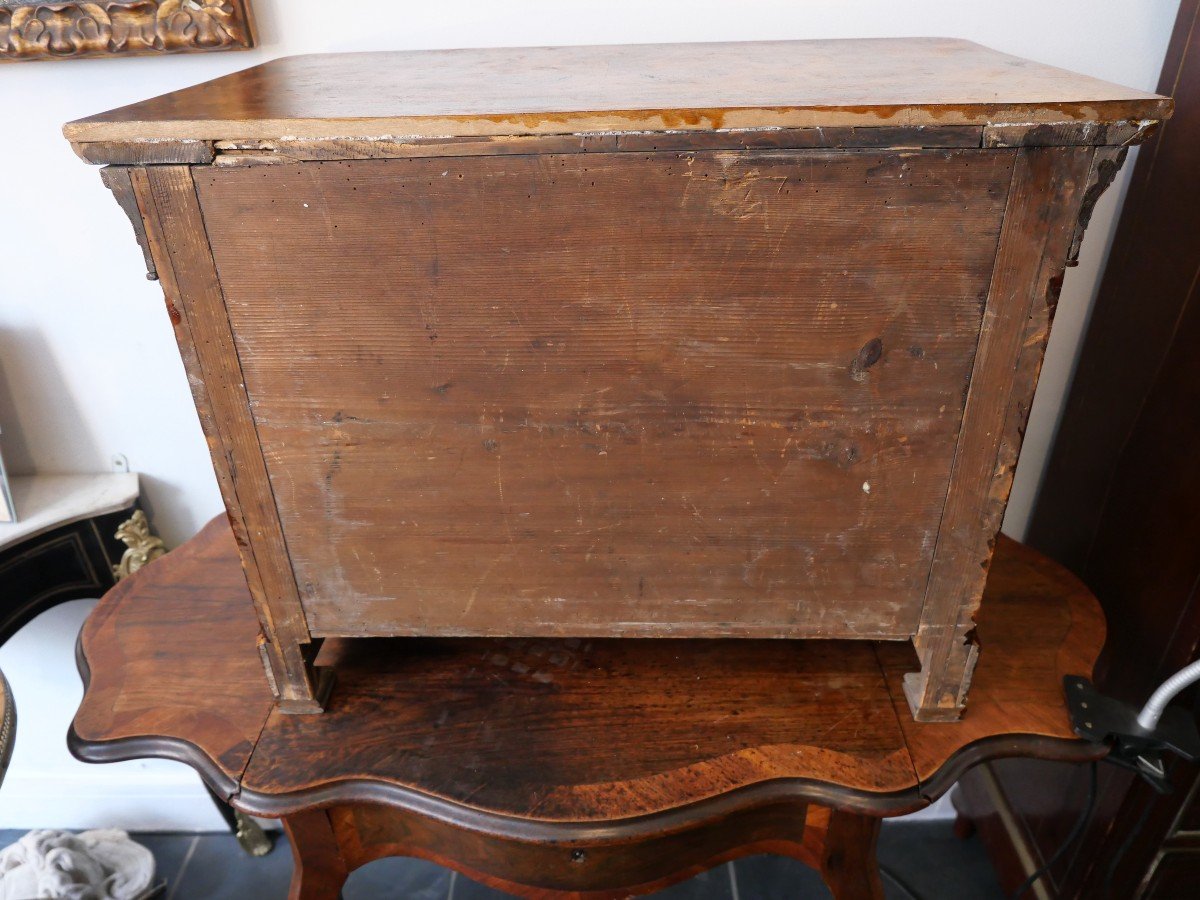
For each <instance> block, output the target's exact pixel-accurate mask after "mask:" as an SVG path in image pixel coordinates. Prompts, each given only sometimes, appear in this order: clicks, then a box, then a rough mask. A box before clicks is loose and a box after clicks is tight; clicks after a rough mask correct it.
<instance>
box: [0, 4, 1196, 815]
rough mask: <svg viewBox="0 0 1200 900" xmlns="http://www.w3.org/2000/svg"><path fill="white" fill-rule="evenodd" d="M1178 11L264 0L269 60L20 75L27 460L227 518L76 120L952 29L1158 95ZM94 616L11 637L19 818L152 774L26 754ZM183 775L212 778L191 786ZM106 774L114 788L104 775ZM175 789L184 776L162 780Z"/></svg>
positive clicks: (1046, 427) (20, 407)
mask: <svg viewBox="0 0 1200 900" xmlns="http://www.w3.org/2000/svg"><path fill="white" fill-rule="evenodd" d="M1177 5H1178V3H1177V0H1139V2H1132V3H1131V2H1127V0H1055V2H1046V0H1007V2H1005V3H997V2H994V0H988V2H984V0H959V2H946V0H912V2H904V3H896V2H894V0H811V2H804V3H801V2H796V0H758V2H755V0H739V2H728V0H727V2H711V0H688V2H681V0H637V2H633V0H607V2H602V0H573V2H569V3H563V2H562V0H509V2H504V0H441V2H438V3H433V4H430V3H424V2H421V3H418V2H411V0H409V2H404V0H355V2H350V3H340V4H330V3H329V2H328V0H286V2H285V0H254V6H255V9H256V10H257V14H258V19H259V24H260V31H261V38H262V46H261V47H260V48H259V49H257V50H254V51H251V52H249V53H219V54H212V55H200V56H190V57H189V56H183V57H170V58H157V59H129V60H96V61H90V60H89V61H74V62H52V63H23V64H15V65H9V66H4V67H2V68H0V110H3V112H2V113H0V177H2V183H3V190H2V191H0V248H3V254H4V260H3V272H4V275H3V277H2V278H0V422H2V423H3V427H4V438H3V439H4V450H5V454H6V457H7V459H8V461H9V464H10V467H11V468H12V469H13V470H14V471H17V472H27V471H32V470H37V471H43V472H66V471H96V470H105V469H107V468H108V461H109V458H110V457H111V455H112V454H114V453H123V454H125V456H127V457H128V459H129V462H130V464H131V466H132V467H133V469H134V470H136V471H139V472H141V473H143V484H144V486H145V491H146V496H147V498H148V500H149V503H150V506H151V512H152V515H153V519H154V521H155V523H156V524H157V527H158V529H159V530H160V532H161V533H162V534H163V535H164V537H166V538H167V540H168V541H169V542H170V543H172V544H177V543H178V542H180V541H182V540H184V539H186V538H187V537H188V536H190V535H191V534H192V533H194V532H195V531H196V530H197V529H198V528H199V527H200V525H202V524H203V523H204V522H205V521H207V520H208V519H209V518H210V517H211V516H213V515H214V514H216V513H217V512H218V511H219V508H220V500H219V497H218V494H217V490H216V487H215V484H214V480H213V477H212V474H211V469H210V467H209V463H208V458H207V453H206V449H205V446H204V441H203V439H202V437H201V434H200V429H199V427H198V424H197V422H196V417H195V413H194V411H193V408H192V404H191V398H190V395H189V393H188V390H187V384H186V381H185V379H184V374H183V369H182V366H181V365H180V362H179V357H178V355H177V353H176V350H175V347H174V340H173V337H172V334H171V329H170V326H169V323H168V321H167V317H166V315H165V313H164V312H163V306H162V298H161V293H160V290H159V287H158V286H157V285H155V284H152V283H148V282H147V281H146V280H145V278H144V272H143V268H142V263H141V256H140V254H139V252H138V250H137V248H136V246H135V244H134V241H133V236H132V233H131V231H130V228H129V224H128V223H127V222H126V220H125V219H124V216H123V214H122V213H121V212H120V211H119V209H118V208H117V205H116V204H115V203H114V202H113V201H112V199H111V197H110V196H109V195H108V192H107V191H105V190H104V189H103V188H102V187H101V185H100V180H99V177H98V176H97V174H96V171H95V170H94V169H92V168H90V167H88V166H86V165H84V164H83V163H82V162H80V161H79V160H78V159H77V158H76V157H75V156H74V155H73V154H72V152H71V150H70V148H69V147H68V145H67V143H66V141H65V140H63V139H62V137H61V134H60V128H61V126H62V123H63V122H65V121H67V120H69V119H74V118H78V117H80V116H84V115H89V114H91V113H95V112H98V111H101V110H104V109H108V108H110V107H114V106H119V105H122V104H125V103H129V102H132V101H135V100H138V99H142V98H144V97H147V96H151V95H153V94H157V93H162V92H165V91H168V90H172V89H175V88H178V87H182V86H184V85H187V84H191V83H194V82H197V81H201V80H206V79H209V78H213V77H216V76H218V75H221V74H224V73H226V72H230V71H233V70H236V69H240V68H244V67H246V66H249V65H252V64H254V63H256V62H260V61H262V60H265V59H269V58H272V57H275V56H281V55H285V54H289V53H302V52H312V51H322V50H365V49H371V50H376V49H414V48H431V47H465V46H506V45H508V46H512V45H529V44H581V43H622V42H650V41H704V40H761V39H780V38H813V37H875V36H897V35H949V36H955V37H964V38H970V39H972V40H976V41H979V42H980V43H984V44H988V45H990V46H992V47H995V48H997V49H1000V50H1004V51H1007V52H1009V53H1015V54H1018V55H1020V56H1026V57H1029V58H1032V59H1035V60H1039V61H1041V62H1047V63H1052V64H1055V65H1059V66H1063V67H1065V68H1070V69H1075V70H1077V71H1080V72H1084V73H1087V74H1089V75H1095V76H1098V77H1101V78H1105V79H1108V80H1110V81H1116V82H1121V83H1124V84H1128V85H1132V86H1134V87H1139V88H1146V89H1152V88H1153V87H1154V86H1155V84H1156V82H1157V78H1158V72H1159V68H1160V66H1161V64H1162V58H1163V54H1164V52H1165V49H1166V44H1167V40H1168V37H1169V35H1170V30H1171V26H1172V24H1173V21H1174V17H1175V11H1176V8H1177ZM1130 168H1131V167H1130V166H1126V170H1125V173H1124V174H1123V176H1122V179H1121V180H1120V181H1119V182H1118V185H1117V187H1116V189H1114V190H1110V191H1109V193H1108V194H1107V195H1106V197H1105V198H1104V199H1103V200H1102V201H1101V203H1100V205H1099V206H1098V207H1097V210H1096V214H1095V216H1094V218H1093V220H1092V226H1091V230H1090V232H1089V236H1088V240H1087V241H1086V242H1085V243H1084V249H1083V254H1082V258H1081V265H1080V266H1079V268H1078V269H1075V270H1072V271H1071V272H1070V273H1069V275H1068V277H1067V280H1066V283H1065V286H1064V289H1063V296H1062V302H1061V305H1060V307H1059V313H1058V322H1057V324H1056V326H1055V330H1054V334H1053V337H1052V339H1051V342H1050V349H1049V353H1048V355H1047V358H1046V365H1045V368H1044V370H1043V375H1042V384H1041V387H1040V389H1039V393H1038V398H1037V402H1036V403H1035V404H1034V408H1033V415H1032V420H1031V423H1030V427H1029V432H1028V436H1027V438H1026V447H1025V452H1024V454H1023V456H1022V460H1021V465H1020V467H1019V469H1018V474H1017V481H1016V485H1015V487H1014V491H1013V499H1012V503H1011V505H1010V508H1009V514H1008V517H1007V519H1006V520H1005V527H1006V530H1007V531H1008V532H1009V533H1011V534H1015V535H1018V536H1019V535H1021V534H1022V533H1023V531H1024V527H1025V522H1026V519H1027V516H1028V513H1029V509H1030V504H1031V502H1032V499H1033V496H1034V494H1035V492H1036V489H1037V484H1038V481H1039V479H1040V476H1041V472H1042V467H1043V461H1044V457H1045V453H1046V450H1047V448H1048V445H1049V443H1050V441H1051V439H1052V437H1053V432H1054V427H1055V423H1056V422H1057V418H1058V415H1059V410H1060V408H1061V404H1062V399H1063V395H1064V392H1065V388H1066V386H1067V382H1068V380H1069V377H1070V373H1071V371H1072V368H1073V366H1074V361H1075V357H1076V350H1077V345H1078V340H1079V337H1080V332H1081V329H1082V328H1083V325H1084V323H1085V321H1086V318H1087V312H1088V309H1089V306H1090V303H1091V300H1092V296H1093V293H1094V290H1095V283H1096V277H1097V273H1098V271H1099V270H1100V268H1101V264H1102V261H1103V258H1104V256H1105V253H1106V251H1107V247H1108V243H1109V240H1110V238H1111V233H1112V228H1113V221H1114V215H1115V213H1116V210H1117V207H1118V203H1119V199H1120V197H1121V196H1122V195H1123V192H1124V186H1125V184H1126V178H1127V177H1128V173H1129V169H1130ZM2 589H3V586H0V590H2ZM77 621H78V617H77V616H76V617H74V618H73V617H71V616H63V617H60V618H58V619H55V624H53V625H52V626H46V627H43V628H42V629H41V630H40V631H38V633H37V636H36V641H35V643H34V645H33V646H34V647H36V648H38V649H35V650H32V651H29V652H28V653H26V655H24V656H21V655H19V654H14V653H13V652H10V649H11V648H6V649H5V650H4V651H2V652H0V665H3V666H4V668H5V669H6V671H8V672H9V675H10V677H11V678H12V681H13V684H14V690H15V691H16V692H17V697H18V702H19V703H20V704H21V708H22V714H23V715H24V716H25V718H24V720H23V721H22V726H21V732H20V733H19V735H18V745H17V746H18V749H17V756H16V758H15V760H14V764H13V768H12V770H11V771H10V774H9V784H7V785H6V786H5V794H4V795H0V826H9V825H12V826H13V827H19V826H25V825H33V824H44V823H42V822H35V821H33V820H32V819H29V820H27V821H18V820H15V819H14V818H13V817H12V815H10V814H9V812H10V809H11V806H10V803H9V802H7V800H6V799H5V797H6V795H8V794H10V793H12V792H17V791H18V789H19V788H18V785H19V784H20V783H22V779H26V775H27V773H28V778H29V779H33V780H32V781H29V784H35V783H44V782H45V780H46V779H53V778H59V777H61V778H63V779H67V778H69V779H70V780H69V782H68V781H66V780H64V781H63V782H62V783H63V784H64V785H65V784H67V783H70V784H72V785H83V784H87V785H90V786H91V790H92V791H93V792H94V793H98V796H101V795H103V793H104V790H106V789H108V790H110V791H111V796H112V797H113V800H114V803H115V802H116V801H117V800H118V798H119V797H120V796H121V795H123V794H124V793H125V792H126V791H129V790H132V791H134V792H136V791H137V790H138V788H136V786H134V787H131V785H136V782H135V780H134V776H135V775H137V774H138V772H137V771H134V772H130V771H124V772H122V771H121V770H119V769H117V768H115V767H114V768H110V769H103V768H100V767H89V768H86V769H71V768H70V767H69V766H68V762H67V761H66V760H60V759H57V758H55V759H52V760H51V759H50V758H49V757H47V756H46V755H45V754H40V755H30V754H29V753H26V752H24V750H23V747H24V746H25V743H26V742H27V741H28V742H31V743H30V746H33V745H36V743H37V742H36V740H33V739H31V737H30V732H31V731H33V730H34V728H35V727H38V726H37V725H36V722H35V721H33V720H32V718H31V717H32V715H33V712H34V711H36V713H37V715H38V716H43V715H45V716H50V717H51V719H52V720H53V724H47V725H46V726H45V727H46V728H47V729H50V731H48V732H47V733H48V734H50V733H52V734H53V735H54V736H53V740H55V741H58V740H61V734H62V733H63V732H64V731H65V728H66V723H67V722H68V721H69V718H70V714H71V710H72V709H73V704H74V703H75V702H76V697H75V696H73V695H72V696H69V697H64V696H62V694H63V684H62V683H61V679H59V678H58V675H57V670H55V673H54V677H53V678H50V677H49V674H50V673H48V672H46V671H45V667H44V666H43V667H42V669H43V672H42V675H45V676H46V677H45V678H43V677H42V675H38V672H37V671H36V670H37V668H38V667H37V666H36V665H32V664H34V663H37V662H38V660H44V659H51V658H52V659H54V660H61V665H62V666H63V667H67V670H68V672H69V675H68V678H69V679H73V678H74V673H73V672H72V671H69V669H70V643H71V641H73V639H74V630H75V629H76V628H77ZM22 637H24V635H23V636H22ZM57 664H58V663H56V665H57ZM31 665H32V668H30V666H31ZM76 693H77V692H76ZM56 701H57V702H56ZM27 710H28V711H29V712H26V711H27ZM54 729H57V731H54ZM39 746H40V745H39ZM39 766H40V768H39ZM139 771H140V770H139ZM165 771H166V770H156V774H155V777H156V778H158V779H159V780H160V781H161V780H162V779H164V778H168V776H167V775H165V774H164V772H165ZM38 773H40V774H38ZM68 773H70V774H69V775H68ZM35 776H36V777H35ZM139 777H140V776H139ZM38 779H41V781H38ZM105 779H108V781H105ZM27 780H28V779H27ZM168 780H169V778H168ZM163 783H165V782H163ZM178 783H179V784H180V785H184V784H191V783H192V782H190V781H186V780H184V779H183V778H182V776H180V780H179V782H178ZM105 784H107V785H109V787H108V788H102V787H96V786H97V785H105ZM156 784H158V782H156ZM193 786H194V785H193ZM180 789H181V790H182V788H180ZM75 790H76V788H75V787H72V791H75ZM157 790H166V788H163V787H162V784H159V786H158V788H157ZM172 790H174V788H172ZM181 796H182V795H181ZM190 796H191V800H187V801H186V802H185V801H183V800H179V801H178V802H175V801H173V802H175V805H176V806H177V807H178V811H179V818H180V821H184V822H186V821H193V822H194V823H195V824H197V825H201V824H212V821H213V820H212V816H211V814H208V811H207V809H206V808H205V807H204V800H203V798H202V797H201V796H200V795H198V794H196V793H195V792H194V791H193V793H192V795H190ZM189 804H191V805H189ZM152 806H153V804H151V805H149V806H144V807H142V812H138V811H137V809H135V808H134V807H132V806H130V805H129V804H125V805H124V806H122V807H121V808H122V809H123V810H124V812H122V813H121V815H122V816H125V820H124V821H125V824H127V825H133V824H136V822H135V821H133V820H135V819H136V818H137V816H139V815H142V814H143V813H146V814H148V811H149V810H150V809H151V808H152ZM71 808H72V807H71V806H70V804H67V805H65V806H64V807H63V813H62V816H61V817H60V820H59V821H58V823H57V824H92V823H93V820H90V819H89V820H88V821H87V822H86V823H85V822H84V821H83V818H82V816H83V814H82V813H80V815H81V818H80V819H79V821H78V822H77V823H73V822H72V821H71V816H72V813H71ZM113 808H114V809H116V808H117V807H116V806H114V807H113ZM30 815H32V812H31V813H30ZM113 824H122V822H120V821H114V823H113Z"/></svg>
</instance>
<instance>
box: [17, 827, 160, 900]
mask: <svg viewBox="0 0 1200 900" xmlns="http://www.w3.org/2000/svg"><path fill="white" fill-rule="evenodd" d="M153 881H154V856H153V855H152V854H151V853H150V851H149V850H147V849H146V848H145V847H143V846H142V845H141V844H137V843H134V842H133V841H132V840H131V839H130V837H129V835H128V834H126V833H125V832H124V831H117V830H116V829H103V830H98V831H84V832H82V833H81V834H72V833H71V832H69V831H49V830H39V831H31V832H29V834H27V835H25V836H24V837H23V838H21V839H20V840H19V841H17V842H16V843H15V844H12V845H11V846H9V847H6V848H5V849H4V850H2V851H0V900H38V898H43V897H48V898H55V900H59V898H63V900H138V898H140V897H145V896H148V895H149V893H150V888H151V883H152V882H153Z"/></svg>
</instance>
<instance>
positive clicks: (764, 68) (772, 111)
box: [65, 38, 1170, 143]
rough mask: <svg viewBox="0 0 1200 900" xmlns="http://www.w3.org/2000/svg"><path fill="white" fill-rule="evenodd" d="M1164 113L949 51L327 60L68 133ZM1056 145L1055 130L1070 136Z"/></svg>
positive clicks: (315, 132) (825, 45) (772, 50)
mask: <svg viewBox="0 0 1200 900" xmlns="http://www.w3.org/2000/svg"><path fill="white" fill-rule="evenodd" d="M1169 113H1170V101H1169V100H1168V99H1166V98H1163V97H1158V96H1156V95H1154V94H1149V93H1146V92H1144V91H1138V90H1134V89H1132V88H1124V87H1119V86H1116V85H1112V84H1108V83H1106V82H1103V81H1099V80H1097V79H1094V78H1089V77H1086V76H1083V75H1077V74H1074V73H1071V72H1067V71H1064V70H1062V69H1056V68H1054V67H1051V66H1045V65H1041V64H1038V63H1034V62H1030V61H1028V60H1022V59H1019V58H1017V57H1013V56H1008V55H1007V54H1003V53H998V52H996V51H994V50H990V49H988V48H986V47H981V46H979V45H978V44H973V43H971V42H969V41H962V40H955V39H950V38H887V39H873V40H827V41H765V42H756V43H720V44H644V45H633V46H613V47H537V48H519V49H488V50H435V51H417V52H408V53H373V54H332V55H314V56H296V57H288V58H284V59H278V60H273V61H271V62H268V63H265V64H263V65H260V66H255V67H254V68H252V69H248V70H246V71H244V72H238V73H235V74H233V75H228V76H225V77H224V78H220V79H217V80H216V81H214V82H210V83H208V84H204V85H199V86H196V87H191V88H185V89H183V90H180V91H175V92H173V93H170V94H166V95H164V96H162V97H158V98H155V99H153V100H147V101H144V102H142V103H137V104H134V105H132V106H127V107H123V108H121V109H117V110H113V111H111V112H107V113H103V114H101V115H97V116H92V117H90V118H87V119H82V120H79V121H77V122H72V123H70V124H69V125H67V126H66V128H65V133H66V135H67V137H68V138H69V139H71V140H72V141H75V142H79V143H87V142H99V141H128V140H135V141H145V140H160V139H173V138H174V139H177V138H184V139H192V140H237V139H268V140H272V139H273V140H277V139H280V138H284V137H287V138H288V139H292V140H295V139H300V140H305V139H313V138H317V139H326V138H379V137H392V138H395V137H399V136H406V137H421V136H426V137H428V136H440V137H445V136H462V135H512V134H563V133H577V132H590V131H646V130H650V131H663V130H668V131H679V130H684V131H688V130H700V131H709V130H714V129H739V128H764V127H813V126H821V127H826V126H842V125H885V126H907V125H988V124H991V123H998V124H1008V123H1027V124H1034V125H1036V124H1039V123H1062V122H1072V121H1085V122H1094V123H1097V124H1100V123H1111V122H1122V121H1127V120H1140V119H1160V118H1162V117H1164V116H1166V115H1169ZM1068 137H1069V133H1068Z"/></svg>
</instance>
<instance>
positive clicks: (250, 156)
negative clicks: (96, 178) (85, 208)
mask: <svg viewBox="0 0 1200 900" xmlns="http://www.w3.org/2000/svg"><path fill="white" fill-rule="evenodd" d="M1160 122H1161V119H1134V120H1119V121H1114V122H1111V123H1096V122H1091V121H1087V122H1071V121H1066V122H1042V123H1037V122H1022V123H1018V124H1003V123H1000V124H974V123H969V124H943V123H921V124H909V125H898V124H886V125H880V124H875V125H867V124H861V123H859V124H847V125H834V126H828V127H827V126H816V125H805V126H775V127H751V128H740V129H739V128H719V129H711V130H700V129H688V128H686V127H682V128H658V129H654V128H649V129H638V130H630V129H624V130H622V129H610V130H606V131H577V132H563V131H550V132H546V133H539V134H520V133H502V132H497V133H487V134H464V135H455V134H446V135H422V134H405V133H398V134H397V133H391V132H389V133H386V134H379V135H373V136H366V137H364V136H357V135H354V134H349V133H348V134H328V135H314V136H299V135H294V134H288V135H282V136H275V137H261V136H258V137H246V136H242V137H237V136H235V132H233V131H229V132H222V133H221V134H222V136H219V137H209V138H204V139H197V138H174V139H170V138H168V139H162V138H154V139H139V138H136V137H126V138H112V139H107V140H80V139H76V138H70V140H71V142H72V147H73V148H74V149H75V152H76V154H78V155H79V157H80V158H81V159H83V160H84V161H85V162H89V163H93V164H113V165H129V164H209V163H215V164H216V165H219V166H232V165H270V164H276V165H278V164H281V163H293V162H304V161H310V160H342V159H395V158H408V157H421V156H482V155H506V154H519V153H571V152H576V153H587V152H589V151H590V152H599V151H604V152H635V153H637V152H647V151H650V150H692V149H713V150H749V149H768V148H773V149H780V150H788V149H790V150H802V149H847V150H850V149H866V148H871V149H891V150H911V149H940V148H966V149H972V148H975V149H1003V148H1013V147H1022V146H1066V145H1072V146H1074V145H1081V146H1098V145H1119V146H1132V145H1134V144H1138V143H1141V142H1142V141H1144V140H1146V139H1147V138H1148V137H1149V136H1150V135H1151V134H1153V133H1154V131H1155V130H1156V128H1157V127H1158V125H1159V124H1160ZM65 130H66V129H64V131H65ZM214 134H215V132H214Z"/></svg>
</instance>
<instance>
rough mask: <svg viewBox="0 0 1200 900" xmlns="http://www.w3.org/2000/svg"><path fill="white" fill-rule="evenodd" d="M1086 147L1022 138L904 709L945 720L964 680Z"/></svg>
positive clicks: (1072, 223)
mask: <svg viewBox="0 0 1200 900" xmlns="http://www.w3.org/2000/svg"><path fill="white" fill-rule="evenodd" d="M1094 153H1095V151H1092V150H1088V149H1084V148H1077V147H1032V148H1025V149H1023V150H1022V151H1021V153H1020V155H1019V156H1018V158H1017V162H1016V165H1015V166H1014V169H1013V177H1012V186H1011V188H1010V192H1009V196H1008V207H1007V209H1006V211H1005V215H1004V227H1003V230H1002V231H1001V234H1000V239H999V244H998V246H997V248H996V264H995V274H994V275H993V277H992V279H991V284H990V286H989V289H988V295H987V302H986V305H985V307H984V312H983V327H982V328H981V330H980V332H979V347H978V352H977V353H976V355H975V358H974V369H973V371H972V373H971V378H970V388H969V390H968V393H967V396H966V403H965V407H964V410H963V417H962V428H961V430H960V431H959V437H958V448H957V452H956V453H955V456H954V468H953V472H952V473H951V476H950V487H949V491H948V492H947V496H946V504H945V509H944V511H943V514H942V519H941V527H940V529H939V532H938V542H937V547H936V548H935V551H934V557H933V565H932V569H931V572H930V576H929V585H928V593H927V595H926V598H925V603H924V606H923V608H922V610H921V623H920V627H919V629H918V630H917V633H916V637H915V638H914V641H913V642H914V644H915V645H916V647H917V652H918V654H919V655H920V657H921V662H922V668H921V671H920V672H915V673H912V674H911V675H910V676H909V678H908V679H907V681H906V683H905V692H906V694H907V695H908V698H909V703H910V705H911V706H912V708H913V713H914V715H917V716H920V717H922V718H924V719H925V720H927V721H935V720H938V719H941V720H947V719H948V720H953V719H957V718H958V716H959V714H960V713H961V710H962V707H963V703H964V701H965V694H966V691H967V689H968V688H969V687H970V684H971V673H972V671H973V669H974V666H975V664H976V657H977V655H978V645H977V644H976V643H975V640H974V634H975V619H976V612H977V610H978V609H979V605H980V598H981V597H982V593H983V586H984V583H985V582H986V580H987V570H988V563H989V561H990V559H991V555H992V549H993V547H994V544H995V540H996V535H997V534H998V532H999V531H1000V523H1001V522H1002V521H1003V518H1004V509H1005V506H1006V505H1007V503H1008V494H1009V490H1010V489H1011V488H1012V479H1013V471H1014V469H1015V466H1016V462H1017V456H1018V455H1019V453H1020V449H1021V438H1022V436H1023V435H1024V432H1025V422H1026V419H1027V417H1028V415H1029V408H1030V405H1031V403H1032V397H1033V390H1034V387H1035V385H1036V384H1037V376H1038V373H1039V372H1040V371H1041V366H1042V358H1043V355H1044V353H1045V349H1046V340H1047V338H1048V336H1049V333H1050V318H1051V314H1052V313H1053V311H1054V306H1055V304H1056V303H1057V302H1058V292H1059V289H1060V287H1061V286H1062V277H1063V272H1064V270H1065V267H1066V263H1067V252H1068V249H1069V247H1070V246H1071V242H1072V238H1073V236H1074V234H1075V231H1076V228H1077V225H1078V222H1079V215H1080V211H1081V205H1082V200H1083V195H1084V191H1085V190H1086V188H1087V186H1088V174H1089V172H1090V170H1091V164H1092V159H1093V156H1094Z"/></svg>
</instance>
